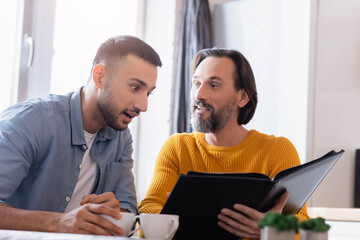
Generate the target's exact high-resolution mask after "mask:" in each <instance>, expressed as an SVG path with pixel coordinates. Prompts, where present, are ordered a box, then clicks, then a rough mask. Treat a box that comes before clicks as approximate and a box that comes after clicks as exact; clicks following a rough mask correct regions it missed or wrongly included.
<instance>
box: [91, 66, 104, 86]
mask: <svg viewBox="0 0 360 240" xmlns="http://www.w3.org/2000/svg"><path fill="white" fill-rule="evenodd" d="M105 75H106V72H105V67H104V65H102V64H97V65H95V67H94V68H93V70H92V80H93V82H94V84H95V86H96V87H97V88H100V89H102V88H103V87H104V86H105Z"/></svg>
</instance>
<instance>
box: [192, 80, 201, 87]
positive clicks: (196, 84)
mask: <svg viewBox="0 0 360 240" xmlns="http://www.w3.org/2000/svg"><path fill="white" fill-rule="evenodd" d="M200 85H201V83H200V82H199V81H197V80H194V81H193V86H195V87H200Z"/></svg>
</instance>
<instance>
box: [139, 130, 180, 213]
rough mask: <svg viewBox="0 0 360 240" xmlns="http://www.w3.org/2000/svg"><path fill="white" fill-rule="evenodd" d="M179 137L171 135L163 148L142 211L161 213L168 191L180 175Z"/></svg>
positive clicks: (142, 204) (141, 207) (140, 205)
mask: <svg viewBox="0 0 360 240" xmlns="http://www.w3.org/2000/svg"><path fill="white" fill-rule="evenodd" d="M177 139H178V138H177V137H176V135H173V136H171V137H170V138H169V139H168V140H167V141H166V142H165V144H164V145H163V147H162V148H161V150H160V152H159V155H158V157H157V160H156V164H155V170H154V175H153V179H152V182H151V184H150V186H149V188H148V190H147V192H146V194H145V197H144V199H143V200H142V201H141V202H140V204H139V206H138V208H139V212H140V213H160V212H161V210H162V208H163V206H164V204H165V201H166V193H167V192H171V191H172V189H173V187H174V185H175V183H176V181H177V179H178V176H179V161H178V156H177V154H176V151H175V149H177V145H178V144H177Z"/></svg>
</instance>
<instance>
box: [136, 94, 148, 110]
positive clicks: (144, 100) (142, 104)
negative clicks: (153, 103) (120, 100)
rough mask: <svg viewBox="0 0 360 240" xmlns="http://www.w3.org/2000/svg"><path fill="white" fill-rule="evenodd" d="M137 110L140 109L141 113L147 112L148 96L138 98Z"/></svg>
mask: <svg viewBox="0 0 360 240" xmlns="http://www.w3.org/2000/svg"><path fill="white" fill-rule="evenodd" d="M134 107H135V109H138V110H139V111H140V112H146V111H147V107H148V96H147V95H141V97H140V96H139V97H137V98H136V101H135V106H134Z"/></svg>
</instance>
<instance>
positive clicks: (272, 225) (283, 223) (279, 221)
mask: <svg viewBox="0 0 360 240" xmlns="http://www.w3.org/2000/svg"><path fill="white" fill-rule="evenodd" d="M258 227H259V228H260V229H261V238H260V239H261V240H289V239H294V236H295V233H298V220H297V218H296V217H295V216H293V215H287V216H285V215H282V214H278V213H272V212H268V213H266V214H265V215H264V217H263V218H261V219H260V220H259V222H258Z"/></svg>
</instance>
